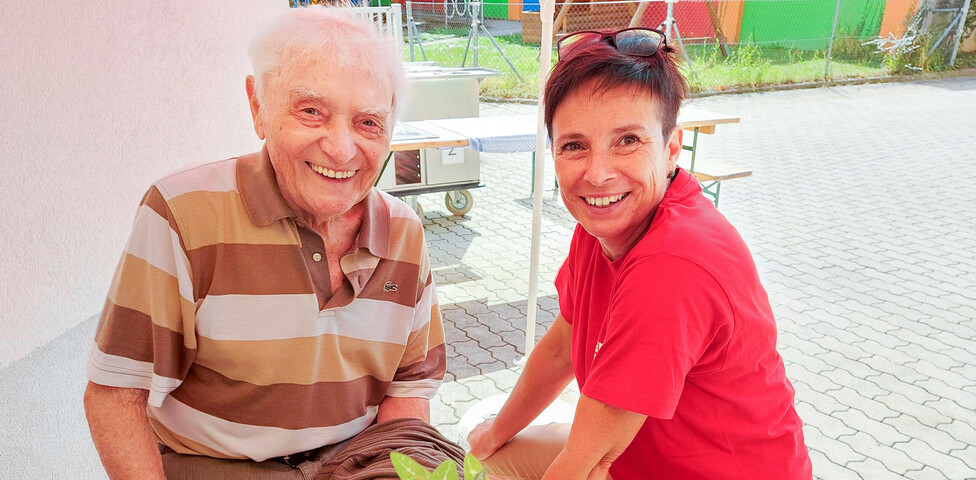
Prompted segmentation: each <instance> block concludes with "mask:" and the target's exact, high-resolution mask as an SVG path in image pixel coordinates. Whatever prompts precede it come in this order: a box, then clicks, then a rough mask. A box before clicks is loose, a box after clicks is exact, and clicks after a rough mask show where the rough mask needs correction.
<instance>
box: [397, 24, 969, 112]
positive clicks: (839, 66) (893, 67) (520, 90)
mask: <svg viewBox="0 0 976 480" xmlns="http://www.w3.org/2000/svg"><path fill="white" fill-rule="evenodd" d="M422 35H423V36H422V39H423V41H424V49H425V50H426V52H427V59H428V60H433V61H437V62H439V63H440V64H441V65H444V66H449V67H459V66H461V64H462V59H463V58H464V53H465V47H466V46H467V41H468V38H467V30H466V29H443V30H434V31H430V32H424V33H423V34H422ZM495 39H496V40H497V41H498V43H499V45H500V46H501V48H502V50H504V51H505V54H506V55H508V57H509V58H510V59H511V61H512V63H513V64H514V65H515V67H516V68H518V70H519V72H520V73H521V74H522V77H523V78H524V81H520V80H519V79H518V77H516V76H515V74H513V73H512V71H511V69H510V68H509V66H508V64H507V63H506V62H505V59H504V58H502V56H501V54H500V53H499V52H498V50H497V49H495V47H494V45H492V43H491V41H490V40H489V39H488V38H487V37H484V36H482V37H481V39H480V42H479V45H480V47H481V48H480V50H479V55H478V60H479V61H478V64H479V66H481V67H485V68H491V69H494V70H498V71H500V72H502V75H500V76H497V77H488V78H486V79H484V80H483V81H482V82H481V95H483V96H486V97H495V98H526V99H529V98H537V97H538V88H539V87H538V82H539V58H538V57H539V46H538V45H523V44H522V38H521V35H517V34H516V35H504V36H497V37H495ZM925 41H926V39H924V38H920V42H919V43H920V44H921V46H922V47H923V48H920V49H916V50H915V51H912V52H908V53H898V54H885V53H884V52H882V51H880V50H879V49H878V47H876V46H874V45H863V43H864V42H863V41H862V40H861V39H860V38H854V37H847V38H845V37H843V36H842V37H841V38H839V39H838V40H837V41H836V42H835V43H834V50H833V55H832V58H831V61H830V70H829V75H828V78H829V79H833V80H837V79H845V78H871V77H879V76H882V75H885V74H887V73H910V72H918V71H933V70H941V69H945V68H946V66H945V63H947V62H945V61H944V59H942V58H941V57H940V56H939V54H938V53H937V54H936V55H935V58H931V57H926V56H925V55H924V47H925ZM419 53H420V52H419V51H417V50H415V54H416V57H415V58H416V59H417V60H420V59H421V58H420V55H419ZM472 55H473V54H472V52H471V51H469V52H468V55H467V61H466V63H465V65H466V66H469V67H470V66H472V65H473V59H472ZM688 55H689V57H690V58H691V71H693V72H694V74H691V73H690V72H689V69H688V68H687V67H686V68H685V69H684V72H685V75H686V77H687V78H688V81H689V84H690V85H691V88H692V91H721V90H727V89H732V88H741V87H745V88H750V87H761V86H767V85H775V84H791V83H802V82H811V81H819V80H824V79H825V76H824V69H825V66H826V51H822V50H801V49H797V48H789V47H781V46H770V45H763V46H760V45H756V44H748V43H744V44H740V45H734V46H728V47H726V49H725V51H724V54H723V51H722V50H721V49H720V48H719V47H718V46H717V45H689V46H688ZM553 60H555V52H553ZM967 66H976V55H960V56H959V58H957V60H956V67H957V68H959V67H967Z"/></svg>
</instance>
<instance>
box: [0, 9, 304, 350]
mask: <svg viewBox="0 0 976 480" xmlns="http://www.w3.org/2000/svg"><path fill="white" fill-rule="evenodd" d="M287 4H288V2H287V0H238V1H235V2H218V1H189V0H179V1H162V0H158V1H148V2H133V1H131V0H96V1H91V2H88V1H79V2H67V1H56V0H55V1H36V2H29V1H23V0H0V12H3V13H2V15H3V20H2V28H0V164H2V166H3V170H2V175H0V215H2V219H3V226H2V227H0V262H2V263H0V288H2V291H0V301H2V304H0V368H3V367H5V366H7V365H8V364H10V363H11V362H13V361H15V360H17V359H18V358H20V357H22V356H23V355H25V354H27V353H29V352H30V351H31V350H33V349H34V348H37V347H38V346H40V345H43V344H44V343H46V342H47V341H49V340H50V339H52V338H54V337H56V336H57V335H59V334H61V333H62V332H64V331H65V330H67V329H70V328H71V327H73V326H75V325H77V324H78V323H80V322H81V321H83V320H84V319H86V318H89V317H91V316H92V315H94V314H96V313H97V312H98V311H99V310H100V309H101V306H102V303H103V301H104V298H105V293H106V291H107V288H108V284H109V281H110V280H111V275H112V272H113V270H114V268H115V264H116V262H117V261H118V258H119V255H120V253H121V250H122V247H123V246H124V243H125V240H126V237H127V235H128V231H129V228H130V227H131V224H132V219H133V215H134V214H135V208H136V205H137V204H138V201H139V199H140V198H141V196H142V194H143V193H144V192H145V190H146V189H147V188H148V187H149V185H150V183H151V182H152V181H153V180H154V179H156V178H158V177H160V176H162V175H164V174H166V173H167V172H170V171H172V170H175V169H177V168H179V167H181V166H183V165H186V164H190V163H199V162H205V161H211V160H217V159H221V158H227V157H230V156H234V155H237V154H240V153H245V152H248V151H253V150H256V149H258V148H260V142H259V141H258V139H257V138H256V137H255V135H254V132H253V129H252V128H251V123H250V117H249V113H248V110H247V103H246V98H245V94H244V77H245V75H247V74H248V73H249V70H250V66H249V64H248V62H247V56H246V51H247V44H248V41H249V39H250V37H251V34H252V32H253V31H254V29H255V28H256V27H257V26H259V25H261V24H263V23H264V22H265V21H267V20H268V19H269V18H270V17H273V16H274V15H275V13H276V12H280V11H284V10H285V9H287ZM80 368H82V366H80V365H79V369H80Z"/></svg>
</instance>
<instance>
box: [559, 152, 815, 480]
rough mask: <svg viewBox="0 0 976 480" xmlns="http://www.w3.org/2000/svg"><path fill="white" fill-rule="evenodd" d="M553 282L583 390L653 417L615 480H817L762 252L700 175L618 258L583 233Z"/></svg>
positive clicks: (681, 178)
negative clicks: (757, 256) (761, 266)
mask: <svg viewBox="0 0 976 480" xmlns="http://www.w3.org/2000/svg"><path fill="white" fill-rule="evenodd" d="M556 287H557V289H558V291H559V308H560V313H561V314H562V316H563V317H564V318H566V320H568V321H569V322H570V323H571V324H572V328H573V352H572V355H573V370H574V372H575V374H576V380H577V381H578V382H579V386H580V389H581V391H582V392H583V394H585V395H587V396H588V397H590V398H593V399H595V400H599V401H601V402H603V403H606V404H608V405H613V406H616V407H619V408H624V409H626V410H630V411H633V412H637V413H641V414H644V415H647V417H648V418H647V421H646V422H645V423H644V426H643V427H641V429H640V431H639V432H638V433H637V436H636V437H635V438H634V441H633V442H632V443H631V444H630V446H629V447H628V448H627V450H626V451H624V453H623V454H622V455H621V456H620V457H619V458H618V459H617V461H616V462H614V464H613V466H612V467H611V468H610V474H611V476H613V478H614V479H615V480H628V479H647V478H660V479H677V480H690V479H710V480H714V479H748V480H764V479H768V480H794V479H805V480H809V479H810V478H811V477H812V470H811V465H810V458H809V455H808V454H807V449H806V446H805V445H804V442H803V432H802V430H801V426H802V423H801V422H800V418H799V416H798V415H797V414H796V410H795V408H794V407H793V394H794V390H793V386H792V385H791V384H790V382H789V380H787V379H786V373H785V370H784V367H783V360H782V358H780V356H779V354H778V353H777V352H776V324H775V322H774V319H773V312H772V309H771V308H770V306H769V299H768V297H767V296H766V291H765V290H764V289H763V287H762V285H761V284H760V282H759V275H758V273H757V272H756V267H755V263H754V262H753V260H752V255H751V254H750V252H749V249H748V248H747V247H746V245H745V243H744V242H743V241H742V238H741V237H740V236H739V234H738V232H737V231H736V230H735V228H733V227H732V225H731V224H729V222H728V221H727V220H726V219H725V217H723V216H722V215H721V214H720V213H719V212H718V210H716V209H715V208H714V207H713V206H712V205H711V203H710V202H709V201H708V200H707V199H705V198H704V197H702V194H701V189H700V187H699V185H698V183H697V181H695V179H694V177H692V176H691V175H690V174H688V173H687V172H685V171H683V170H682V171H679V173H678V175H677V177H675V179H674V181H673V182H672V184H671V186H670V187H669V188H668V191H667V193H666V194H665V196H664V199H663V200H662V201H661V204H660V206H659V207H658V209H657V211H656V213H655V216H654V219H653V220H652V221H651V225H650V226H649V228H648V231H647V233H646V234H645V235H644V237H643V238H642V239H641V240H640V241H639V242H638V243H637V245H635V246H634V248H633V249H631V251H630V252H628V253H627V254H626V255H625V256H623V257H621V258H619V259H617V260H616V261H614V262H611V261H610V260H609V259H608V258H607V257H606V255H604V253H603V250H602V249H601V247H600V244H599V242H598V241H597V239H596V238H594V237H593V236H591V235H590V234H589V233H587V232H586V231H585V230H584V229H583V228H582V227H581V226H577V227H576V232H575V234H574V235H573V242H572V245H571V247H570V251H569V257H568V258H567V259H566V262H565V263H564V264H563V266H562V268H561V269H560V271H559V275H558V276H557V278H556Z"/></svg>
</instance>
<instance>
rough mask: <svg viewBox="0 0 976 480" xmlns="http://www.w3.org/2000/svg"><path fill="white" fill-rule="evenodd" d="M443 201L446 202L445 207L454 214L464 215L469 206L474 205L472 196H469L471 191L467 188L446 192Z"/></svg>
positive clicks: (469, 209) (469, 208)
mask: <svg viewBox="0 0 976 480" xmlns="http://www.w3.org/2000/svg"><path fill="white" fill-rule="evenodd" d="M444 203H445V204H447V209H448V210H450V211H451V213H453V214H455V215H464V214H465V213H468V212H469V211H471V206H472V205H474V198H473V197H472V196H471V192H469V191H467V190H458V191H455V192H447V195H445V196H444Z"/></svg>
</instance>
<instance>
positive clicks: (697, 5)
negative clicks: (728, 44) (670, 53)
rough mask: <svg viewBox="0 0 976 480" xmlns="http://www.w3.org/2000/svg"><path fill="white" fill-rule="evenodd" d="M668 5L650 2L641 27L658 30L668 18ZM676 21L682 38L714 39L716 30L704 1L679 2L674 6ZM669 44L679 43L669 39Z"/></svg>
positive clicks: (642, 18)
mask: <svg viewBox="0 0 976 480" xmlns="http://www.w3.org/2000/svg"><path fill="white" fill-rule="evenodd" d="M667 13H668V5H667V4H666V3H664V2H649V3H648V5H647V10H645V11H644V16H643V17H641V22H640V26H641V27H651V28H657V27H658V26H659V25H660V24H661V22H663V21H664V19H665V18H666V17H667ZM674 19H675V23H676V24H677V25H678V31H679V32H681V38H703V37H704V38H714V37H715V28H713V27H712V23H711V21H709V19H708V9H707V8H706V7H705V2H702V1H678V2H675V4H674ZM668 43H671V44H673V45H676V44H677V42H674V41H672V39H671V38H668Z"/></svg>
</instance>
